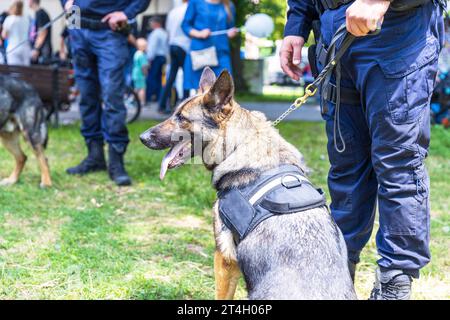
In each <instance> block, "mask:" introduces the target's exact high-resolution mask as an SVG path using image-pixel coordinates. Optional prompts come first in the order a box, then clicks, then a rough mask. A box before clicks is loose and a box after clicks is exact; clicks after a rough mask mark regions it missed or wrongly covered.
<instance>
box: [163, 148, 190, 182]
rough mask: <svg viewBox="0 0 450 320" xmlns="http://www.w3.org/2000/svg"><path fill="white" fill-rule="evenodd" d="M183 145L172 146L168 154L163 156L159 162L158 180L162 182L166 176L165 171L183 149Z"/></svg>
mask: <svg viewBox="0 0 450 320" xmlns="http://www.w3.org/2000/svg"><path fill="white" fill-rule="evenodd" d="M183 146H184V143H178V144H176V145H174V146H173V147H172V148H171V149H170V150H169V152H167V154H166V155H165V156H164V158H163V159H162V161H161V170H160V171H159V179H161V180H163V179H164V177H165V176H166V173H167V169H168V168H169V165H170V162H172V160H173V159H175V157H176V156H177V155H178V153H179V152H180V150H181V149H182V148H183Z"/></svg>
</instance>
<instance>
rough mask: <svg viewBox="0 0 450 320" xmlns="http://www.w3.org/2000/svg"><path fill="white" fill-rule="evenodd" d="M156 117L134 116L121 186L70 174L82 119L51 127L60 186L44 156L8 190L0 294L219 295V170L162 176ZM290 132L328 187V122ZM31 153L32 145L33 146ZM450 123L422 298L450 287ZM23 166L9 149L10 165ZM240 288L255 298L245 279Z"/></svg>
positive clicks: (290, 126)
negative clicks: (215, 178) (153, 147)
mask: <svg viewBox="0 0 450 320" xmlns="http://www.w3.org/2000/svg"><path fill="white" fill-rule="evenodd" d="M151 124H152V123H150V122H141V123H137V124H134V125H132V126H131V128H130V133H131V137H132V143H131V145H130V147H129V153H128V155H127V161H126V162H127V164H128V169H129V172H130V174H131V176H132V177H133V178H134V182H135V183H134V185H133V186H132V187H130V188H117V187H115V186H114V185H113V184H112V183H111V182H110V181H109V179H108V178H107V176H106V174H105V173H98V174H94V175H91V176H87V177H83V178H79V177H76V178H73V177H69V176H67V175H66V174H65V173H64V170H65V168H66V167H68V166H70V165H73V164H76V163H77V162H78V161H79V160H81V159H82V157H83V155H84V153H85V150H84V147H83V144H82V139H81V137H80V136H79V133H78V129H77V127H76V126H68V127H62V128H60V129H53V130H51V137H50V144H49V149H48V151H47V155H48V157H49V161H50V164H51V169H52V175H53V180H54V188H52V189H48V190H40V189H39V187H38V185H39V172H38V169H37V164H36V162H35V161H34V159H33V157H32V156H30V157H29V161H28V166H27V167H26V170H25V171H24V174H23V176H22V179H21V181H20V183H19V184H18V185H16V186H13V187H9V188H4V189H1V190H0V299H18V298H20V299H38V298H43V299H124V298H126V299H175V298H182V299H212V298H213V297H214V279H213V271H212V265H213V259H212V256H213V250H214V241H213V234H212V224H211V223H212V218H211V210H210V208H211V205H212V203H213V200H214V197H215V194H214V190H213V189H212V188H211V186H210V176H209V173H208V172H206V170H205V169H204V168H203V167H201V166H199V165H195V166H186V167H183V168H181V169H179V170H177V171H172V172H169V173H168V175H167V177H166V180H165V181H164V182H160V181H159V178H158V176H159V164H160V160H161V158H162V154H163V153H162V152H153V151H150V150H148V149H146V148H144V147H143V146H142V145H141V144H140V142H139V141H138V139H137V137H138V135H139V133H140V132H142V131H144V130H145V129H146V128H148V127H149V126H150V125H151ZM280 127H281V132H282V134H283V135H284V136H285V137H286V138H287V139H288V140H289V141H291V142H292V143H294V144H295V145H296V146H298V147H299V149H300V150H301V151H302V152H303V153H304V155H305V157H306V159H307V163H308V165H309V166H310V167H311V168H312V169H313V172H312V176H311V177H312V180H313V181H314V182H315V183H316V184H318V185H320V186H322V187H324V188H325V187H326V175H327V170H328V161H327V156H326V150H325V136H324V133H323V131H324V128H323V125H322V124H317V123H304V122H290V123H284V124H282V125H281V126H280ZM26 150H27V154H29V155H30V150H29V149H28V148H27V149H26ZM449 159H450V131H449V130H447V131H446V130H444V129H442V128H439V127H437V128H433V137H432V146H431V152H430V158H429V160H428V165H429V171H430V174H431V177H432V178H431V179H432V211H433V213H432V215H433V217H432V252H433V262H432V263H431V264H430V265H429V266H427V267H426V268H425V269H424V270H423V273H422V277H421V279H420V280H419V281H416V282H415V284H414V289H415V292H414V297H415V298H419V299H423V298H447V299H448V298H450V280H449V274H450V270H449V268H450V259H449V244H450V241H449V240H450V239H449V235H450V231H449V229H450V217H449V215H448V213H449V199H450V187H449V183H448V181H449V180H448V179H449V177H450V162H449ZM12 166H13V162H12V161H11V159H10V157H9V155H7V153H6V152H5V151H4V149H3V148H0V176H1V177H5V176H7V175H8V174H9V173H10V171H11V169H12ZM376 259H377V256H376V250H375V248H374V244H373V240H372V241H371V243H370V245H369V246H368V247H367V249H366V250H365V251H364V254H363V257H362V263H361V265H360V268H359V273H358V280H357V289H358V293H359V294H360V297H361V298H366V297H367V294H368V292H369V290H370V286H371V284H372V281H373V268H374V262H375V261H376ZM237 297H238V298H244V297H245V291H244V287H243V286H242V285H241V286H240V287H239V289H238V294H237Z"/></svg>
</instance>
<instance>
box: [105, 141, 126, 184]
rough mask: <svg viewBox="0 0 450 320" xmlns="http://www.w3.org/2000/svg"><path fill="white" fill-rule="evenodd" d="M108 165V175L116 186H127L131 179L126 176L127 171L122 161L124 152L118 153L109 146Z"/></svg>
mask: <svg viewBox="0 0 450 320" xmlns="http://www.w3.org/2000/svg"><path fill="white" fill-rule="evenodd" d="M108 150H109V152H108V155H109V166H108V172H109V177H110V178H111V180H113V181H114V182H115V183H116V184H117V185H118V186H129V185H131V179H130V177H129V176H128V173H127V171H126V170H125V165H124V163H123V156H124V154H125V153H124V152H123V153H120V152H117V151H116V150H114V148H113V147H112V146H111V145H110V146H109V149H108Z"/></svg>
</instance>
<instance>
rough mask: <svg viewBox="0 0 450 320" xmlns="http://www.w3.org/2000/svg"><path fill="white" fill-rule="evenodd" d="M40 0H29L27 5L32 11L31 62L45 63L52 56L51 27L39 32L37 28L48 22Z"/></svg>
mask: <svg viewBox="0 0 450 320" xmlns="http://www.w3.org/2000/svg"><path fill="white" fill-rule="evenodd" d="M40 3H41V2H40V0H30V1H29V7H30V9H31V10H32V11H33V13H34V17H33V18H32V22H31V29H30V41H31V45H32V47H33V50H32V51H31V63H40V64H47V63H49V62H50V60H51V58H52V41H51V39H52V27H49V28H47V29H45V30H42V31H41V32H39V29H41V28H42V27H44V26H45V25H46V24H47V23H49V22H50V17H49V15H48V13H47V11H45V10H44V9H42V8H41V5H40Z"/></svg>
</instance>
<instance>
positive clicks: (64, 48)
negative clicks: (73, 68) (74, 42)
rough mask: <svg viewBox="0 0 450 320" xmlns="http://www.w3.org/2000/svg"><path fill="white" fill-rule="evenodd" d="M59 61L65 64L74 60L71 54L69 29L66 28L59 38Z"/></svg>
mask: <svg viewBox="0 0 450 320" xmlns="http://www.w3.org/2000/svg"><path fill="white" fill-rule="evenodd" d="M58 56H59V59H60V60H61V61H63V62H67V61H69V60H70V59H71V58H72V55H71V53H70V39H69V28H67V27H65V28H64V29H63V31H62V32H61V35H60V38H59V52H58Z"/></svg>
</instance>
